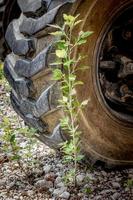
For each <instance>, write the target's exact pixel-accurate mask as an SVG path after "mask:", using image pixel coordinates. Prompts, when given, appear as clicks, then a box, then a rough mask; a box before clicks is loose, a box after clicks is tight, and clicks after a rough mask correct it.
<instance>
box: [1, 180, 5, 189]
mask: <svg viewBox="0 0 133 200" xmlns="http://www.w3.org/2000/svg"><path fill="white" fill-rule="evenodd" d="M5 184H6V180H5V179H3V180H0V187H3V186H4V185H5Z"/></svg>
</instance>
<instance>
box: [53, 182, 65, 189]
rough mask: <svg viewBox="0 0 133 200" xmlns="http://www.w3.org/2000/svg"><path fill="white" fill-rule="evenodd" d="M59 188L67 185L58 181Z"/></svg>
mask: <svg viewBox="0 0 133 200" xmlns="http://www.w3.org/2000/svg"><path fill="white" fill-rule="evenodd" d="M55 186H56V187H57V188H61V187H65V185H64V183H63V182H60V183H58V184H57V185H55Z"/></svg>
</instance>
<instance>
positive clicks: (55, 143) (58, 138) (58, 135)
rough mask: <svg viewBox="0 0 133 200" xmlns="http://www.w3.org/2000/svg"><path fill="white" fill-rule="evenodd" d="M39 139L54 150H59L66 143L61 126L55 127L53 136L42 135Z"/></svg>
mask: <svg viewBox="0 0 133 200" xmlns="http://www.w3.org/2000/svg"><path fill="white" fill-rule="evenodd" d="M38 139H39V140H40V141H42V142H43V143H45V144H46V145H48V146H49V147H51V148H53V149H59V148H60V144H61V143H62V142H64V138H63V136H62V131H61V128H60V124H59V125H57V126H56V127H55V129H54V131H53V133H52V134H51V135H46V134H45V135H44V134H40V135H39V136H38Z"/></svg>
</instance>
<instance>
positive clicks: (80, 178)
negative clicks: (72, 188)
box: [76, 174, 85, 185]
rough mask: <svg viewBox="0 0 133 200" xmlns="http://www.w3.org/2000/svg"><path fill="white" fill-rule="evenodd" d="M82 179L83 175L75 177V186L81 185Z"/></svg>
mask: <svg viewBox="0 0 133 200" xmlns="http://www.w3.org/2000/svg"><path fill="white" fill-rule="evenodd" d="M84 179H85V175H84V174H79V175H77V177H76V181H77V185H82V184H83V181H84Z"/></svg>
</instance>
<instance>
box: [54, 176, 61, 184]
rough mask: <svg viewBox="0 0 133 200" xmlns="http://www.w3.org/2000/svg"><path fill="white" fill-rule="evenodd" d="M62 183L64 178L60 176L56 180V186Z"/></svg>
mask: <svg viewBox="0 0 133 200" xmlns="http://www.w3.org/2000/svg"><path fill="white" fill-rule="evenodd" d="M61 182H62V178H61V177H60V176H58V177H57V178H56V179H55V185H57V184H59V183H61Z"/></svg>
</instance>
